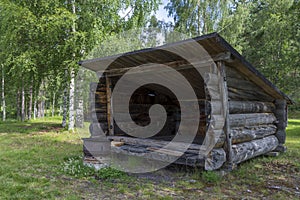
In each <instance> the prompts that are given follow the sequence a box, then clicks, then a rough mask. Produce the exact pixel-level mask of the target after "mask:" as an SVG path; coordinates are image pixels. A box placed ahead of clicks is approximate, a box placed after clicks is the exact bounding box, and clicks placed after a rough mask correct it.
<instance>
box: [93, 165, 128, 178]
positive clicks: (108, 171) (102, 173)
mask: <svg viewBox="0 0 300 200" xmlns="http://www.w3.org/2000/svg"><path fill="white" fill-rule="evenodd" d="M96 177H97V178H99V179H101V180H109V179H116V178H118V179H120V178H126V177H127V175H126V173H125V172H122V171H119V170H117V169H114V168H111V167H107V168H102V169H100V170H98V171H97V173H96Z"/></svg>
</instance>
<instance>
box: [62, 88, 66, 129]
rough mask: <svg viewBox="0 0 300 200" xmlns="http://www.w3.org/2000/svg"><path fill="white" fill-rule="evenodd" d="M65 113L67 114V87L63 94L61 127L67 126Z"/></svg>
mask: <svg viewBox="0 0 300 200" xmlns="http://www.w3.org/2000/svg"><path fill="white" fill-rule="evenodd" d="M66 85H67V84H66ZM67 114H68V91H67V87H65V89H64V95H63V113H62V116H63V118H62V124H61V125H62V127H66V126H67Z"/></svg>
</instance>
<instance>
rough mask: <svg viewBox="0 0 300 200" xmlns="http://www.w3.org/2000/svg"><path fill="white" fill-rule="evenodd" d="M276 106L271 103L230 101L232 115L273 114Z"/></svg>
mask: <svg viewBox="0 0 300 200" xmlns="http://www.w3.org/2000/svg"><path fill="white" fill-rule="evenodd" d="M274 109H275V105H274V104H273V103H271V102H259V101H229V113H230V114H243V113H272V112H273V111H274Z"/></svg>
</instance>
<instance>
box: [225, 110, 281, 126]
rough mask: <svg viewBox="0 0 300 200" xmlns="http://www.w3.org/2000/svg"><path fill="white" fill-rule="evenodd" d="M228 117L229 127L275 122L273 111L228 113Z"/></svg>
mask: <svg viewBox="0 0 300 200" xmlns="http://www.w3.org/2000/svg"><path fill="white" fill-rule="evenodd" d="M229 118H230V126H231V127H240V126H257V125H263V124H273V123H274V122H276V117H275V116H274V114H273V113H249V114H230V115H229Z"/></svg>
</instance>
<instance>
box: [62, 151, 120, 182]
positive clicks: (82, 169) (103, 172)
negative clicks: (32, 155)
mask: <svg viewBox="0 0 300 200" xmlns="http://www.w3.org/2000/svg"><path fill="white" fill-rule="evenodd" d="M61 170H62V172H64V173H66V174H68V175H71V176H74V177H77V178H89V177H93V176H94V177H95V178H96V179H102V180H107V179H116V178H118V179H120V178H124V177H126V174H125V173H124V172H122V171H119V170H117V169H114V168H111V167H105V168H101V169H99V170H97V169H95V168H94V167H91V166H87V165H84V164H83V160H82V157H81V156H72V157H68V158H66V159H65V161H64V162H63V164H62V166H61Z"/></svg>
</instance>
